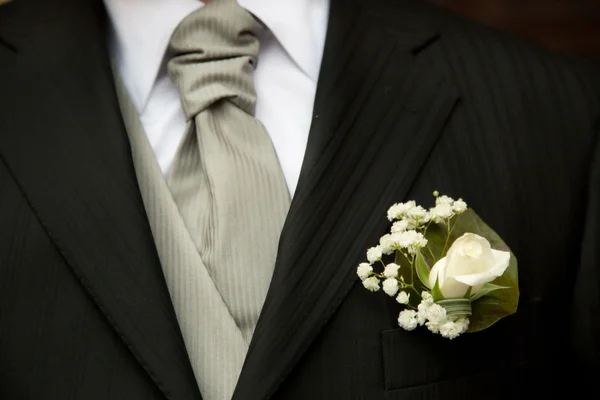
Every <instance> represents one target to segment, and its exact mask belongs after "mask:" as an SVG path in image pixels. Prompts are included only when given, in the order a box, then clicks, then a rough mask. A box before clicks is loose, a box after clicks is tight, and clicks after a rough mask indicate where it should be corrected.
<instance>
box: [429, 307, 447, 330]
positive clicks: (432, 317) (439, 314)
mask: <svg viewBox="0 0 600 400" xmlns="http://www.w3.org/2000/svg"><path fill="white" fill-rule="evenodd" d="M427 319H428V320H429V322H431V323H432V324H436V325H441V324H443V323H444V322H446V309H445V308H444V307H442V306H440V305H439V304H432V305H430V306H429V308H428V309H427Z"/></svg>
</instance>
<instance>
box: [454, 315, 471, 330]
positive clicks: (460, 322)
mask: <svg viewBox="0 0 600 400" xmlns="http://www.w3.org/2000/svg"><path fill="white" fill-rule="evenodd" d="M455 324H456V326H457V327H458V328H459V330H460V333H464V332H466V331H467V329H469V318H467V317H461V318H458V319H457V320H456V321H455Z"/></svg>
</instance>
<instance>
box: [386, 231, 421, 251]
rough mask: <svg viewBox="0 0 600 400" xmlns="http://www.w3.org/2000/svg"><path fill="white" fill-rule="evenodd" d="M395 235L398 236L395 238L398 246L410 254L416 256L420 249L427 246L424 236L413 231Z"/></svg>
mask: <svg viewBox="0 0 600 400" xmlns="http://www.w3.org/2000/svg"><path fill="white" fill-rule="evenodd" d="M395 235H399V236H398V238H397V244H398V246H399V247H401V248H403V249H407V250H408V252H409V253H410V254H416V253H417V251H418V250H419V249H420V248H423V247H425V246H426V245H427V239H425V236H423V234H422V233H421V232H417V231H415V230H409V231H406V232H402V233H400V234H395ZM392 236H394V235H392Z"/></svg>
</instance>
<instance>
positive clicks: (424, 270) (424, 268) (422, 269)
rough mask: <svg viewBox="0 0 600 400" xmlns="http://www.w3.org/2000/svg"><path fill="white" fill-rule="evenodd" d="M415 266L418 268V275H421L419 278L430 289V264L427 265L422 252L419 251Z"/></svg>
mask: <svg viewBox="0 0 600 400" xmlns="http://www.w3.org/2000/svg"><path fill="white" fill-rule="evenodd" d="M415 267H416V268H417V276H418V277H419V280H420V281H421V283H422V284H423V286H425V287H426V288H428V289H431V288H430V287H429V272H430V271H431V270H430V269H429V265H427V261H426V260H425V258H424V257H423V255H422V254H421V253H420V252H419V253H417V257H416V259H415Z"/></svg>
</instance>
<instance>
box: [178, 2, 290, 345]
mask: <svg viewBox="0 0 600 400" xmlns="http://www.w3.org/2000/svg"><path fill="white" fill-rule="evenodd" d="M263 29H264V28H263V27H262V25H261V24H260V23H259V22H258V21H257V20H255V19H254V17H253V16H252V15H251V14H250V13H248V12H247V11H246V10H244V9H243V8H241V7H240V6H239V5H238V4H237V2H236V1H234V0H213V1H211V2H210V3H208V4H207V5H205V6H204V7H202V8H201V9H199V10H198V11H196V12H194V13H192V14H191V15H189V16H188V17H187V18H186V19H185V20H183V21H182V22H181V23H180V25H179V26H178V27H177V29H176V30H175V32H174V34H173V36H172V38H171V42H170V47H169V51H170V52H171V54H172V58H171V59H170V61H169V63H168V71H169V74H170V76H171V79H172V80H173V82H174V83H175V85H176V86H177V87H178V89H179V92H180V96H181V102H182V106H183V110H184V112H185V115H186V117H187V127H186V130H187V131H186V135H185V137H184V139H183V140H182V143H181V145H180V148H179V150H178V152H177V155H176V157H175V160H174V163H173V166H172V169H171V172H170V174H169V178H168V184H169V187H170V189H171V193H172V195H173V198H174V199H175V202H176V203H177V206H178V208H179V210H180V213H181V215H182V216H183V219H184V220H185V223H186V226H187V228H188V230H189V232H190V234H191V236H192V238H193V239H194V242H195V244H196V248H197V250H198V252H199V253H200V256H201V258H202V260H203V262H204V263H205V265H206V268H207V269H208V271H209V273H210V275H211V277H212V279H213V280H214V282H215V285H216V286H217V288H218V289H219V291H220V292H221V295H222V297H223V299H224V301H225V302H226V304H227V306H228V307H229V309H230V311H231V314H232V316H233V317H234V319H235V321H236V323H237V324H238V326H239V328H240V330H241V331H242V334H243V336H244V338H245V339H246V340H247V341H248V342H249V341H250V339H251V337H252V334H253V331H254V328H255V326H256V322H257V320H258V316H259V314H260V310H261V308H262V305H263V302H264V299H265V297H266V293H267V289H268V287H269V284H270V281H271V276H272V273H273V268H274V265H275V257H276V253H277V245H278V241H279V235H280V233H281V229H282V227H283V223H284V220H285V217H286V214H287V211H288V208H289V205H290V195H289V192H288V188H287V186H286V182H285V179H284V176H283V172H282V170H281V166H280V165H279V161H278V159H277V155H276V153H275V150H274V148H273V145H272V143H271V140H270V138H269V135H268V133H267V132H266V130H265V128H264V127H263V125H262V124H261V123H260V122H259V121H258V120H257V119H256V118H254V117H253V113H254V108H255V103H256V93H255V90H254V83H253V72H254V69H255V67H256V63H257V56H258V51H259V40H258V36H259V34H260V33H261V32H262V31H263Z"/></svg>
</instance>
